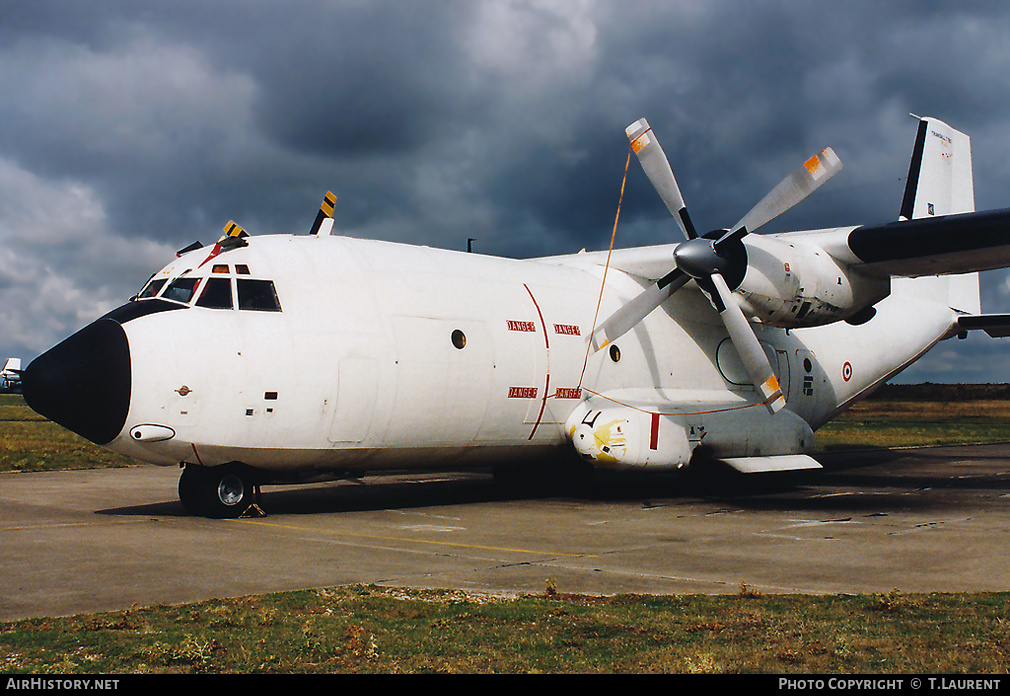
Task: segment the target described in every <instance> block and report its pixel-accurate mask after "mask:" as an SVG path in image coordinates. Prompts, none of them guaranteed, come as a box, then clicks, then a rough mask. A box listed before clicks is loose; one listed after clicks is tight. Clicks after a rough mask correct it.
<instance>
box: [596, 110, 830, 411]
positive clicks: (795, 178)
mask: <svg viewBox="0 0 1010 696" xmlns="http://www.w3.org/2000/svg"><path fill="white" fill-rule="evenodd" d="M626 133H627V135H628V138H629V139H630V140H631V148H632V150H634V151H635V154H636V155H637V156H638V159H639V161H640V162H641V164H642V169H644V170H645V173H646V176H648V177H649V180H650V181H651V182H652V185H653V186H654V187H655V188H656V190H657V192H658V193H659V195H660V197H661V198H662V199H663V202H664V203H666V207H667V208H668V209H669V210H670V214H671V215H673V217H674V219H675V220H676V221H677V224H678V226H679V227H680V229H681V232H683V233H684V236H685V237H686V238H687V240H686V241H684V242H681V243H680V244H678V245H677V247H676V248H675V249H674V252H673V259H674V263H675V265H674V268H673V270H671V271H670V272H669V273H667V274H666V275H665V276H663V277H662V278H660V279H659V280H658V281H656V282H655V283H654V284H652V285H650V286H649V287H647V288H646V289H645V290H644V291H642V293H641V294H639V295H638V296H637V297H635V298H633V299H632V300H631V301H630V302H628V303H627V304H625V305H624V306H622V307H621V308H620V309H618V310H617V311H616V312H614V314H613V315H611V316H610V318H608V319H607V320H606V321H604V322H603V323H602V324H601V325H600V326H599V328H598V329H596V331H594V332H593V336H592V347H593V350H600V349H601V348H603V347H605V346H606V345H608V344H609V343H612V342H613V341H615V340H617V339H618V338H620V337H621V336H623V335H624V334H625V333H627V332H628V331H630V330H631V329H632V328H634V327H635V325H637V324H638V323H639V322H640V321H642V320H643V319H645V317H647V316H648V315H649V314H651V313H652V312H653V310H655V309H656V308H657V307H659V306H660V305H661V304H663V302H665V301H666V300H667V299H669V297H670V296H671V295H673V293H674V292H676V291H677V290H679V289H680V288H681V287H683V286H684V285H685V284H687V282H688V281H690V280H695V281H697V283H698V285H699V286H700V287H701V288H702V290H704V291H705V293H706V294H707V295H708V296H709V298H710V299H711V300H712V304H713V305H714V306H715V308H716V310H718V312H719V316H720V317H721V318H722V321H723V324H724V325H725V326H726V331H727V332H728V333H729V336H730V339H731V340H732V341H733V345H734V347H736V350H737V353H738V354H739V356H740V359H741V360H742V361H743V364H744V367H745V368H746V369H747V374H748V375H749V376H750V378H751V381H752V382H753V383H754V386H755V387H756V388H757V389H758V391H759V392H760V394H761V396H762V398H763V403H764V404H765V405H766V406H767V407H768V409H769V410H770V411H771V412H773V413H775V412H777V411H779V410H781V409H782V407H783V406H785V397H784V396H783V395H782V390H781V388H780V387H779V384H778V379H777V378H776V376H775V371H774V370H773V369H772V366H771V363H770V362H769V361H768V357H767V356H766V355H765V352H764V349H762V348H761V344H760V343H759V342H758V340H757V336H756V335H755V334H754V329H753V328H752V327H751V325H750V322H749V321H747V317H746V316H744V313H743V310H742V309H740V305H739V303H738V302H737V299H736V295H735V294H733V291H732V290H731V288H730V282H732V283H733V286H734V287H736V286H738V285H739V283H740V282H741V281H742V280H743V277H744V275H745V274H746V272H747V252H746V249H745V248H744V246H743V243H742V241H741V240H742V239H743V238H744V237H745V236H747V235H748V234H749V233H751V232H753V231H755V230H756V229H758V228H759V227H761V226H762V225H764V224H765V223H767V222H769V221H770V220H773V219H774V218H776V217H778V216H779V215H781V214H782V213H784V212H786V211H787V210H789V209H790V208H792V207H793V206H795V205H796V204H797V203H799V202H800V201H802V200H803V199H804V198H806V197H807V196H809V195H810V194H811V193H813V192H814V191H815V190H817V189H818V188H819V187H820V186H821V185H822V184H824V183H825V182H826V181H827V180H828V179H830V178H831V177H832V176H834V175H835V174H837V173H838V172H839V171H840V170H841V169H842V163H841V160H839V159H838V157H837V156H836V155H835V153H834V151H833V150H832V149H831V148H825V149H824V150H822V151H821V152H820V153H818V154H817V155H815V156H813V157H811V158H810V159H808V160H807V161H806V162H804V163H803V164H802V165H801V166H800V167H799V168H798V169H796V171H794V172H792V173H791V174H790V175H789V176H787V177H786V178H785V179H783V180H782V181H781V182H780V183H779V184H778V185H777V186H776V187H775V188H773V189H772V190H771V191H770V192H769V193H768V195H766V196H765V197H764V198H762V199H761V200H760V201H759V202H758V203H757V205H755V206H754V207H753V208H752V209H751V210H750V211H749V212H748V213H747V214H746V215H745V216H744V217H743V218H742V219H741V220H740V221H739V222H738V223H737V224H736V225H734V226H733V227H731V228H729V229H726V230H719V231H716V232H714V233H711V234H709V235H705V236H701V237H700V236H698V234H697V231H696V230H695V227H694V224H693V223H692V221H691V216H690V215H689V214H688V211H687V204H686V203H685V202H684V197H683V195H681V193H680V188H679V187H678V186H677V180H676V179H675V178H674V176H673V171H672V170H671V169H670V164H669V161H668V160H667V158H666V154H665V153H664V152H663V148H662V147H661V146H660V144H659V141H658V140H657V139H656V136H655V133H653V132H652V129H651V128H650V127H649V124H648V122H647V121H646V120H645V119H644V118H643V119H639V120H638V121H636V122H635V123H633V124H631V125H630V126H628V128H627V130H626Z"/></svg>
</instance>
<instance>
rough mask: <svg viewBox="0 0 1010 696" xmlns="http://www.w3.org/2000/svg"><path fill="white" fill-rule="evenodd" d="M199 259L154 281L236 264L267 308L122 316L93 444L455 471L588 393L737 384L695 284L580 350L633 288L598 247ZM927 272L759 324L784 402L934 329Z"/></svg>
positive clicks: (825, 412)
mask: <svg viewBox="0 0 1010 696" xmlns="http://www.w3.org/2000/svg"><path fill="white" fill-rule="evenodd" d="M671 248H672V247H671ZM207 255H208V253H207V250H206V249H200V250H197V251H193V252H189V253H187V254H185V255H183V256H182V257H180V258H179V259H177V260H176V261H174V262H173V263H172V264H170V265H169V266H167V267H166V268H165V269H163V270H162V271H160V272H159V273H158V274H156V276H155V280H158V279H159V278H167V279H169V280H171V279H173V278H175V277H178V276H179V275H180V274H182V273H183V272H185V271H187V270H188V271H189V272H188V273H187V274H186V275H188V276H190V277H200V278H205V277H209V276H212V275H214V276H216V277H222V278H229V279H232V282H233V283H234V282H235V280H237V279H238V277H239V276H236V268H237V267H238V266H239V265H242V266H246V267H248V270H249V274H250V277H253V278H259V279H269V280H272V281H273V282H274V284H275V287H276V293H277V297H278V299H279V302H280V306H281V311H256V310H242V309H237V308H236V309H210V308H203V307H197V306H190V307H187V308H184V309H180V310H178V311H162V312H158V313H153V314H149V315H146V316H141V317H139V318H136V319H132V320H130V321H127V322H125V323H124V324H123V329H124V331H125V332H126V335H127V338H128V341H129V349H130V356H131V358H130V359H131V371H132V391H131V397H130V405H129V412H128V415H127V418H126V424H125V426H124V428H123V430H122V432H121V433H120V434H119V436H118V437H116V438H115V439H114V440H113V441H112V442H110V443H108V445H107V446H108V447H109V448H110V449H113V450H116V451H118V452H122V453H124V454H127V455H129V456H132V457H135V458H137V459H141V460H144V461H148V462H153V463H156V464H165V465H169V464H171V465H174V464H178V463H180V462H187V463H192V464H202V465H207V466H212V465H218V464H223V463H226V462H232V461H240V462H243V463H245V464H248V465H250V466H254V467H258V468H261V469H271V470H277V471H281V470H288V471H320V472H323V471H330V472H346V473H354V472H361V471H365V470H370V469H393V468H395V469H402V468H422V467H452V466H468V465H477V464H484V463H495V462H503V461H509V460H515V459H517V458H521V457H523V456H524V455H526V454H534V453H537V452H543V451H545V450H549V449H553V448H558V447H561V446H564V445H566V442H567V440H568V438H569V437H570V433H568V432H566V427H565V423H566V421H567V419H568V417H569V416H570V415H571V414H572V413H573V411H574V410H575V409H576V407H578V405H579V404H580V402H581V401H582V400H583V399H584V397H586V396H587V395H588V394H605V393H610V394H619V393H621V390H634V389H638V390H641V389H643V388H648V389H653V390H665V391H664V393H670V394H673V395H679V396H680V397H681V398H684V399H688V400H690V399H691V398H692V397H693V396H696V395H701V396H700V397H699V398H701V399H702V400H703V401H706V400H707V401H711V396H712V395H713V394H723V395H726V396H738V397H739V398H743V399H746V398H749V395H750V394H751V393H752V392H753V387H752V386H751V385H750V384H749V383H748V380H747V378H746V375H745V373H744V371H743V370H742V369H741V368H740V365H739V359H738V358H737V357H736V353H735V350H734V349H733V347H732V344H730V343H729V342H728V341H727V338H726V332H725V329H724V327H723V325H722V323H721V322H720V320H719V318H718V315H717V314H716V312H715V311H714V310H713V309H712V307H711V305H710V304H709V301H708V299H707V298H706V297H705V296H704V295H703V294H702V293H700V292H698V291H696V290H694V289H691V291H684V292H680V293H677V294H675V295H674V296H673V297H672V298H671V299H670V300H669V301H667V302H666V303H665V304H664V305H663V306H662V307H661V308H660V309H659V310H657V311H655V312H653V313H652V314H651V315H650V316H648V317H647V318H646V320H645V321H644V322H642V324H640V325H639V326H637V327H636V328H635V329H633V330H632V331H630V332H629V333H628V334H627V335H625V336H624V337H622V338H621V339H620V340H618V341H617V342H616V348H617V350H618V351H619V359H618V360H615V359H614V358H615V357H617V354H616V352H615V351H612V350H602V351H600V352H598V353H594V354H590V353H589V352H588V351H587V345H588V337H589V336H590V335H591V333H592V330H593V327H594V323H595V322H597V321H600V320H602V318H605V317H607V316H609V315H610V314H611V313H613V312H614V311H615V310H616V309H617V308H619V307H620V306H621V305H622V303H624V302H626V301H627V300H628V299H629V298H631V297H633V296H635V295H636V294H637V293H638V292H639V291H641V289H642V287H643V285H644V284H645V282H646V281H644V280H640V279H637V278H635V277H634V276H632V275H630V274H628V273H625V272H621V271H618V270H616V269H614V268H610V269H609V271H607V277H606V288H605V290H604V292H603V293H602V299H601V281H602V279H603V276H604V270H605V269H604V267H603V266H602V265H601V264H600V263H599V256H594V255H586V254H582V255H574V256H568V257H555V258H548V259H540V260H511V259H504V258H496V257H488V256H481V255H476V254H468V253H462V252H453V251H444V250H436V249H430V248H426V247H415V246H408V245H402V244H394V243H387V242H378V241H368V240H357V239H352V238H347V237H338V236H311V235H306V236H266V237H256V238H253V239H251V240H250V243H249V245H248V246H246V247H242V248H238V249H234V250H231V251H227V252H224V253H222V254H220V255H218V256H217V257H216V258H214V259H212V260H211V261H209V262H207V263H205V264H203V265H202V266H201V265H200V264H201V262H203V261H204V259H205V258H206V257H207ZM215 267H216V269H217V272H216V273H212V269H214V268H215ZM931 280H933V279H923V280H922V281H902V282H905V283H907V284H911V285H914V284H915V283H919V286H915V288H916V289H915V291H914V292H912V293H906V292H904V291H903V286H902V282H898V281H896V282H895V284H894V289H893V292H892V295H891V296H890V297H888V298H887V299H885V300H883V301H882V302H880V303H879V304H878V305H877V310H878V311H877V315H876V316H875V317H874V318H873V319H872V320H871V321H869V322H868V323H866V324H863V325H861V326H850V325H848V324H845V323H841V322H839V323H835V324H831V325H828V326H824V327H817V328H806V329H794V330H785V329H778V328H761V327H760V326H758V327H757V331H758V337H759V339H760V340H761V342H762V343H763V344H765V346H766V350H767V352H768V353H769V355H770V356H772V357H773V360H772V364H773V366H774V367H775V369H776V372H777V374H778V375H779V380H780V382H781V383H782V385H783V389H784V391H785V392H786V395H787V404H788V405H787V409H788V410H790V411H791V412H793V413H795V414H796V415H798V416H799V417H800V418H802V419H803V420H804V421H806V423H808V424H809V425H810V427H811V428H813V429H816V428H817V427H819V426H821V425H823V424H824V423H825V422H826V421H827V420H828V419H829V418H830V417H831V416H832V415H833V414H834V413H835V412H837V411H838V410H839V409H840V408H843V407H844V406H846V405H848V404H849V403H851V402H852V401H854V400H855V399H857V398H858V397H859V396H861V395H863V394H865V393H867V392H868V391H869V390H870V389H872V388H873V387H874V386H875V385H877V384H879V383H880V382H881V381H882V380H884V379H886V378H887V377H889V376H890V375H892V374H893V373H895V372H896V371H898V370H900V369H901V368H902V367H904V366H905V365H907V364H908V363H909V362H911V361H912V360H914V359H915V358H917V357H919V356H920V355H921V354H922V353H923V352H925V351H926V350H928V348H929V347H931V346H932V345H933V344H935V343H936V342H937V341H939V340H940V339H941V338H944V337H945V336H947V335H949V333H950V331H951V328H952V326H953V323H954V312H953V311H952V310H951V309H950V308H949V307H948V306H947V305H946V304H945V303H944V302H943V298H942V297H938V298H933V297H932V296H931V295H930V294H929V293H923V292H921V290H920V289H919V288H921V286H922V285H923V284H925V283H929V282H930V281H931ZM201 287H202V286H200V287H198V288H197V291H196V294H197V295H199V293H200V291H201V290H200V288H201ZM145 301H149V300H145V299H141V300H138V302H145ZM598 303H599V310H597V305H598ZM811 445H812V443H811Z"/></svg>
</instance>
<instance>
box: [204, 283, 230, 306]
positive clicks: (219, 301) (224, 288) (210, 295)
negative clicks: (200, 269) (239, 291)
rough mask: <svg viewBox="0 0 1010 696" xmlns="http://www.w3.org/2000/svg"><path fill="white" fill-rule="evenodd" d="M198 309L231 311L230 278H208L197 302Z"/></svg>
mask: <svg viewBox="0 0 1010 696" xmlns="http://www.w3.org/2000/svg"><path fill="white" fill-rule="evenodd" d="M196 306H197V307H207V308H208V309H231V308H232V302H231V280H230V279H229V278H208V279H207V282H206V283H204V285H203V290H201V291H200V297H199V299H197V301H196Z"/></svg>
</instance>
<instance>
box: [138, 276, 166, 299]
mask: <svg viewBox="0 0 1010 696" xmlns="http://www.w3.org/2000/svg"><path fill="white" fill-rule="evenodd" d="M167 280H168V279H167V278H158V279H156V280H152V281H151V282H149V283H148V284H147V285H145V286H144V289H143V290H141V291H140V294H139V295H137V299H138V300H146V299H147V298H149V297H156V296H157V295H158V293H159V292H161V289H162V288H163V287H165V283H166V282H167Z"/></svg>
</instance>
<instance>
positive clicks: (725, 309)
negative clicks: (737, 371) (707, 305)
mask: <svg viewBox="0 0 1010 696" xmlns="http://www.w3.org/2000/svg"><path fill="white" fill-rule="evenodd" d="M709 280H710V281H711V283H712V285H713V286H714V287H715V293H716V296H715V298H713V299H715V300H717V306H716V309H718V310H719V316H720V317H722V321H723V324H725V325H726V331H728V332H729V337H730V339H731V340H732V341H733V347H734V348H736V352H737V354H738V355H739V356H740V360H741V361H742V362H743V364H744V368H745V369H746V370H747V374H748V375H749V376H750V378H751V381H752V382H753V383H754V386H755V387H756V388H757V390H758V392H759V393H760V394H761V398H762V403H764V405H765V406H767V407H768V410H769V411H771V412H772V413H778V412H779V411H781V410H782V408H783V407H784V406H785V405H786V398H785V396H784V395H783V394H782V389H781V387H779V380H778V378H777V377H776V376H775V371H774V370H773V369H772V366H771V363H770V362H768V356H767V355H765V351H764V348H762V347H761V344H760V343H759V342H758V339H757V336H756V335H754V329H753V328H752V327H751V325H750V322H748V321H747V317H745V316H744V313H743V310H741V309H740V305H739V304H737V302H736V298H735V296H734V295H733V293H732V292H731V291H730V289H729V286H728V285H726V281H725V280H724V279H723V277H722V276H721V275H720V274H718V273H713V274H712V275H711V276H710V277H709Z"/></svg>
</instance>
